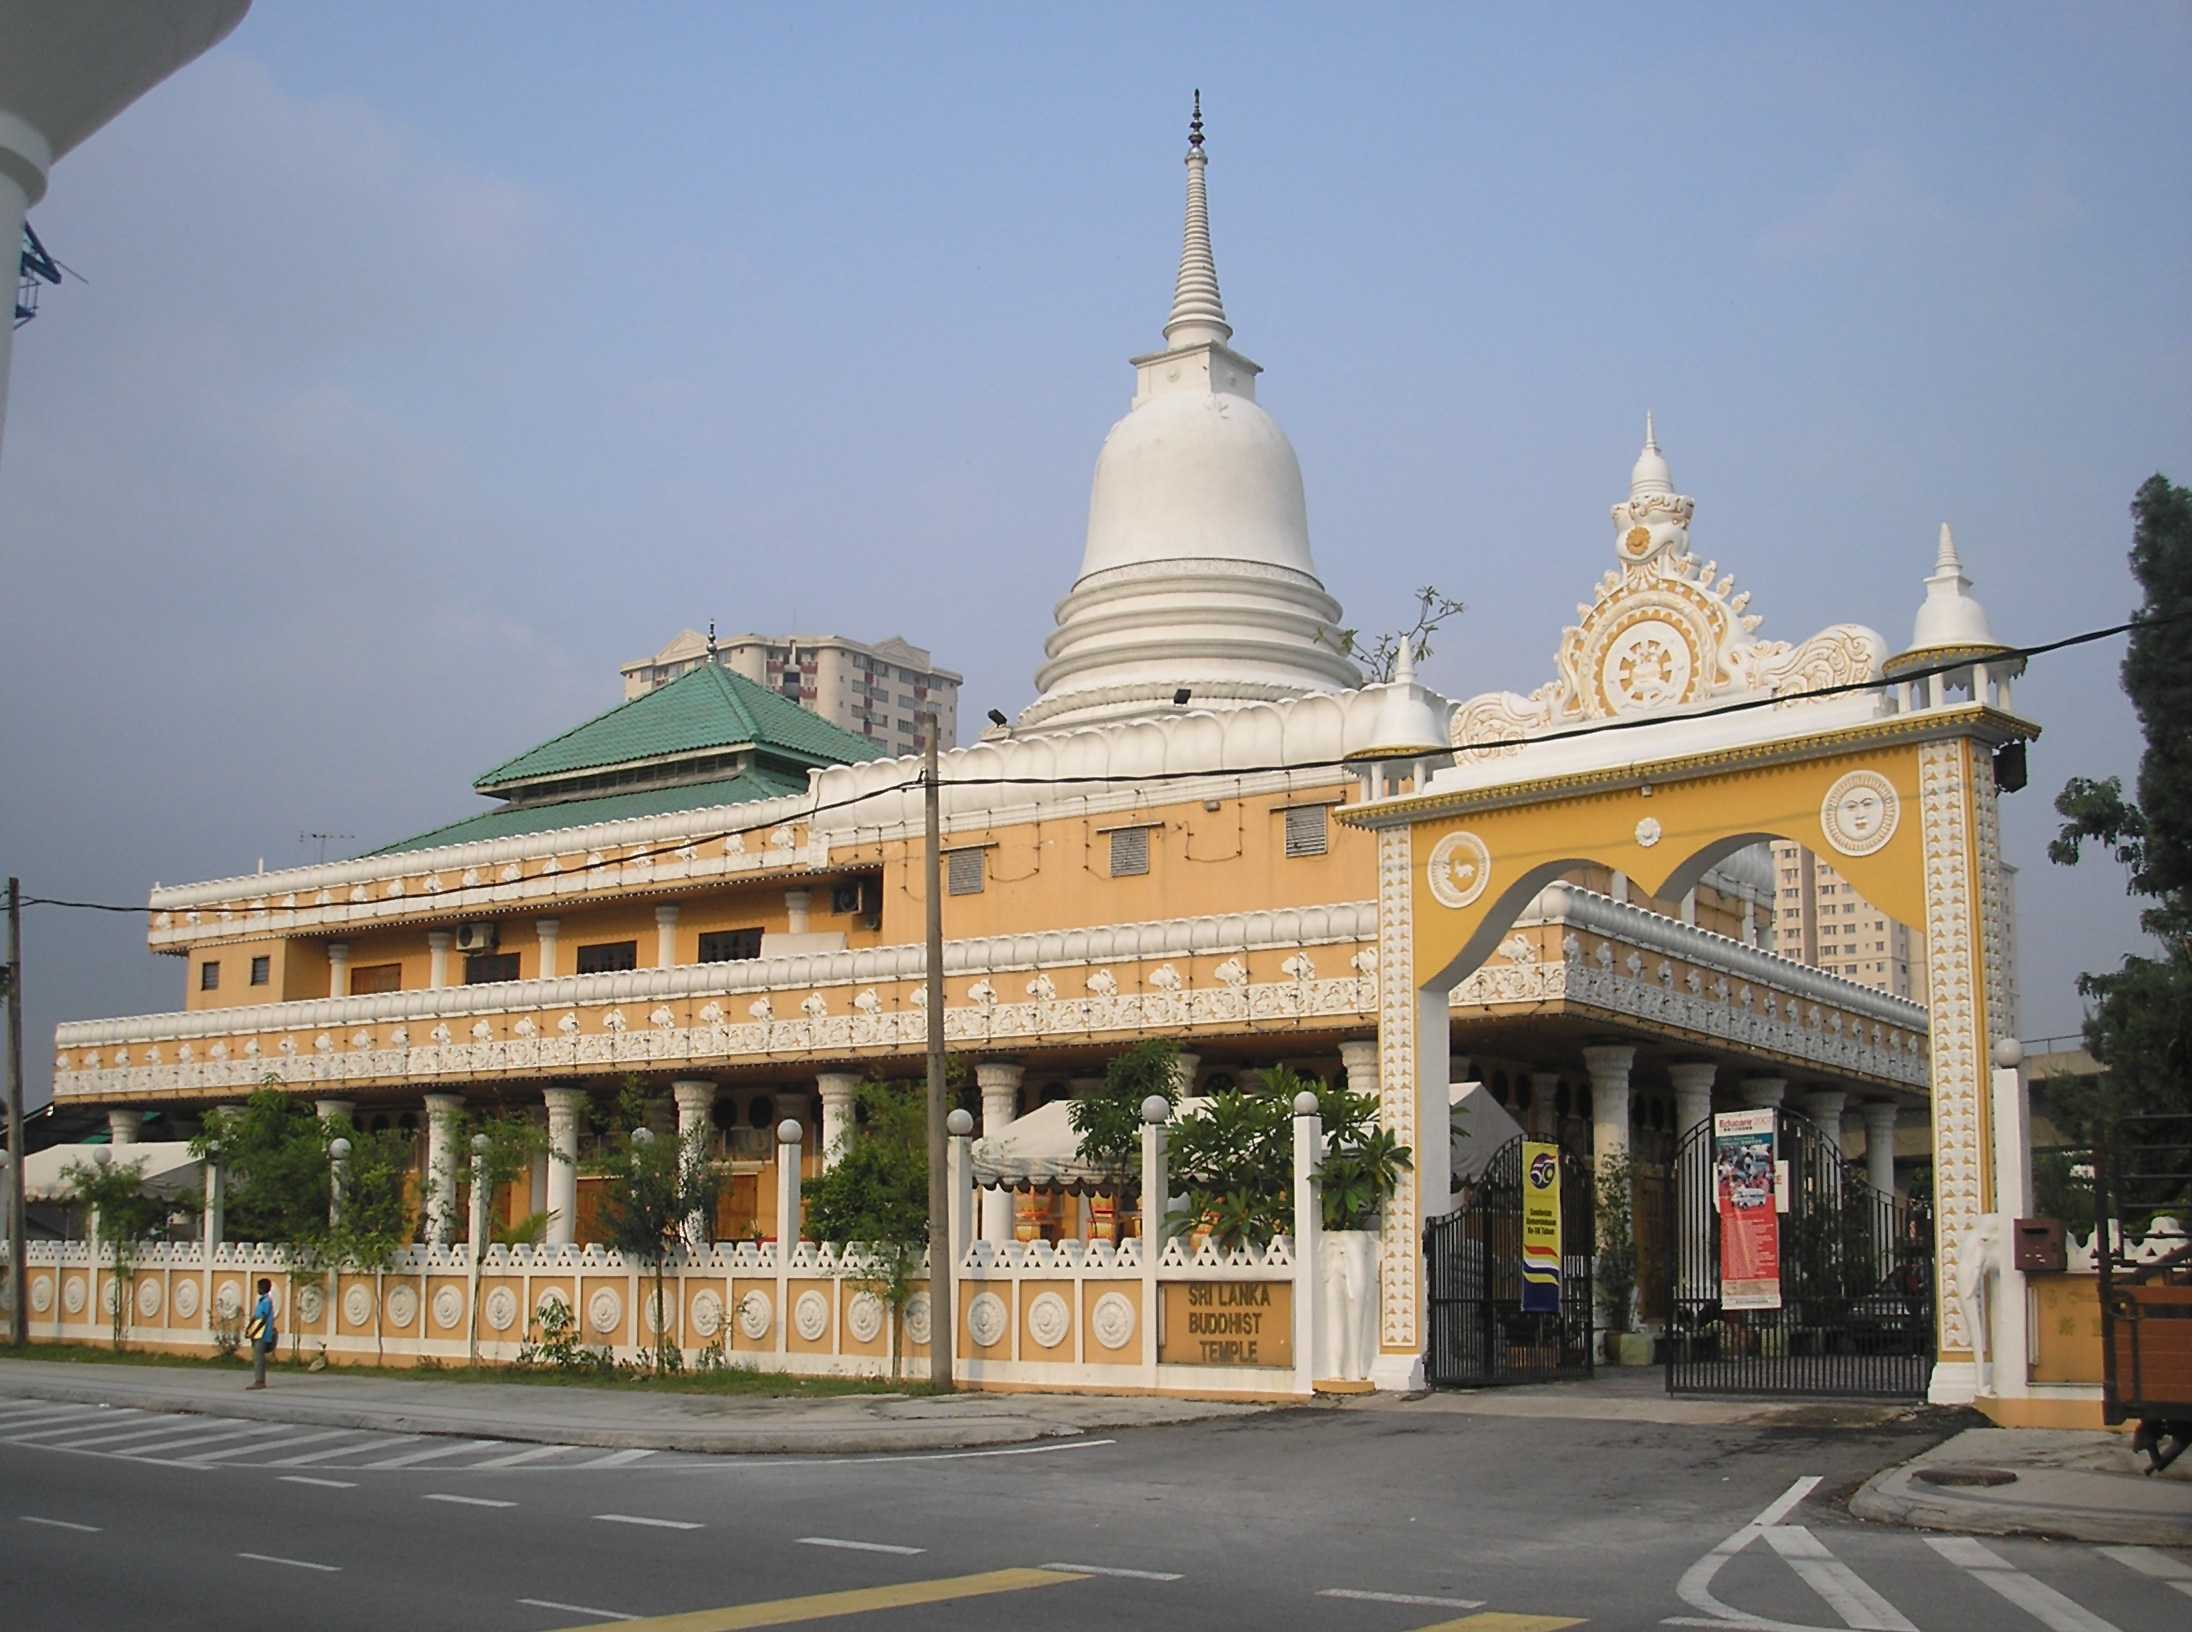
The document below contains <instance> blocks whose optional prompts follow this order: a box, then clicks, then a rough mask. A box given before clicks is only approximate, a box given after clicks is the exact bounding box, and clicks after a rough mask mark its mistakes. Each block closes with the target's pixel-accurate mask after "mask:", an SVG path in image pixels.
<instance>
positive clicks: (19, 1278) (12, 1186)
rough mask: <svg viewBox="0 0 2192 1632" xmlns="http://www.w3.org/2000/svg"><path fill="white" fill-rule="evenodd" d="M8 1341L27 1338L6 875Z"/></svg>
mask: <svg viewBox="0 0 2192 1632" xmlns="http://www.w3.org/2000/svg"><path fill="white" fill-rule="evenodd" d="M7 988H8V1293H9V1297H8V1341H9V1342H10V1343H12V1344H13V1345H15V1347H17V1348H21V1347H23V1345H24V1344H26V1343H28V1342H29V1341H30V1304H29V1292H28V1289H27V1287H26V1285H25V1280H24V1275H25V1263H24V1259H25V1256H26V1255H25V1253H24V1249H23V1229H24V1223H23V881H22V880H21V879H19V878H11V879H9V880H8V972H7Z"/></svg>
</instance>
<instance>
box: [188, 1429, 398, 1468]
mask: <svg viewBox="0 0 2192 1632" xmlns="http://www.w3.org/2000/svg"><path fill="white" fill-rule="evenodd" d="M356 1432H357V1430H356V1429H355V1428H323V1429H321V1430H320V1431H319V1432H318V1433H316V1434H298V1435H296V1436H294V1437H293V1438H290V1439H276V1440H271V1441H270V1440H261V1441H259V1442H258V1443H257V1444H254V1445H230V1446H228V1447H227V1448H225V1449H223V1450H218V1451H205V1452H203V1453H200V1454H198V1455H194V1456H192V1457H190V1458H188V1460H189V1461H190V1463H191V1464H192V1465H193V1466H196V1467H202V1466H204V1465H205V1464H206V1463H208V1462H218V1461H220V1460H221V1459H222V1458H223V1457H228V1456H255V1455H257V1454H258V1453H259V1452H261V1451H286V1450H287V1449H289V1447H290V1446H292V1445H317V1444H319V1443H320V1441H322V1440H325V1439H341V1438H344V1437H345V1436H347V1435H350V1434H354V1433H356Z"/></svg>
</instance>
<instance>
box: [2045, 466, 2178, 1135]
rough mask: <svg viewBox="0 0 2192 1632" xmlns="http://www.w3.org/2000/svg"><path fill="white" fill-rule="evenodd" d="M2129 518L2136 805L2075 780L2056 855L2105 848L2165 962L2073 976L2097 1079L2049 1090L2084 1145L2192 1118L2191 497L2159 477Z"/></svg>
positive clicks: (2128, 670) (2061, 809) (2103, 786)
mask: <svg viewBox="0 0 2192 1632" xmlns="http://www.w3.org/2000/svg"><path fill="white" fill-rule="evenodd" d="M2131 514H2132V517H2133V521H2134V527H2133V530H2132V541H2131V574H2132V576H2133V577H2134V578H2136V579H2137V580H2138V583H2139V587H2140V588H2141V590H2142V591H2144V594H2145V602H2144V604H2143V605H2142V606H2141V607H2140V608H2139V611H2138V613H2137V615H2136V624H2137V627H2135V628H2134V629H2133V630H2132V632H2131V641H2130V649H2129V651H2128V652H2127V653H2126V654H2125V656H2124V663H2123V675H2122V678H2123V689H2124V692H2125V694H2126V695H2127V696H2129V697H2130V699H2131V706H2132V708H2133V709H2134V710H2136V712H2137V713H2138V716H2139V726H2140V729H2141V732H2142V733H2143V734H2144V736H2145V739H2146V749H2145V752H2144V753H2143V754H2142V755H2141V756H2140V760H2139V777H2138V798H2137V800H2136V802H2133V801H2130V800H2126V799H2125V798H2124V796H2123V784H2122V782H2121V780H2120V779H2118V778H2116V777H2109V778H2108V779H2107V780H2105V781H2100V782H2096V781H2091V780H2089V779H2087V778H2084V777H2073V778H2072V779H2071V780H2070V781H2069V782H2068V783H2067V784H2066V785H2065V786H2064V788H2063V791H2062V793H2061V794H2060V795H2058V796H2057V798H2056V800H2055V809H2056V811H2057V812H2058V813H2059V814H2060V815H2061V816H2063V817H2064V818H2065V820H2064V822H2063V826H2062V830H2061V832H2060V833H2059V834H2058V835H2057V837H2056V838H2055V840H2054V842H2052V843H2051V844H2049V845H2048V847H2047V853H2048V859H2049V860H2051V861H2054V862H2056V863H2057V864H2058V865H2061V866H2065V867H2070V866H2075V865H2077V863H2078V862H2079V860H2080V859H2081V856H2082V853H2083V850H2084V846H2085V845H2086V844H2087V843H2088V842H2092V843H2094V844H2098V845H2101V846H2104V847H2105V848H2106V849H2107V850H2108V852H2109V854H2110V855H2111V856H2113V857H2114V858H2115V860H2117V861H2118V862H2120V863H2122V864H2123V866H2124V868H2125V869H2126V874H2127V878H2126V888H2127V889H2128V891H2129V892H2130V893H2131V894H2133V895H2137V896H2142V897H2145V898H2146V899H2147V901H2149V902H2150V903H2151V904H2150V905H2149V906H2147V907H2145V908H2144V909H2142V910H2141V912H2140V914H2139V924H2140V927H2141V928H2142V929H2144V930H2145V931H2146V933H2147V934H2149V935H2151V936H2153V937H2154V938H2155V940H2156V941H2158V942H2159V943H2160V946H2159V948H2158V950H2159V953H2160V955H2159V956H2158V957H2147V956H2142V955H2140V954H2137V953H2133V954H2129V955H2127V956H2126V957H2125V958H2124V960H2123V962H2122V964H2121V965H2120V966H2119V967H2117V968H2116V969H2114V970H2110V971H2106V972H2100V973H2094V972H2088V973H2086V974H2083V975H2080V976H2079V977H2078V990H2079V992H2080V993H2081V994H2082V995H2083V996H2084V997H2086V998H2087V999H2088V1000H2089V1004H2090V1006H2089V1008H2088V1010H2087V1013H2086V1020H2085V1042H2086V1048H2087V1050H2088V1051H2089V1052H2090V1053H2091V1054H2092V1056H2093V1058H2094V1059H2095V1060H2097V1061H2099V1062H2100V1064H2101V1067H2102V1074H2101V1076H2100V1077H2099V1078H2098V1079H2094V1080H2091V1081H2088V1082H2079V1081H2076V1080H2072V1079H2061V1078H2057V1079H2050V1080H2048V1081H2046V1082H2043V1083H2042V1085H2041V1093H2042V1097H2043V1099H2044V1100H2045V1102H2046V1104H2047V1106H2048V1111H2049V1115H2050V1117H2051V1119H2053V1120H2054V1121H2055V1122H2057V1124H2058V1125H2060V1126H2062V1127H2063V1128H2064V1129H2065V1131H2066V1132H2070V1133H2071V1134H2072V1135H2073V1136H2074V1137H2076V1138H2078V1139H2079V1140H2080V1142H2081V1143H2083V1142H2086V1141H2089V1140H2091V1139H2093V1138H2095V1137H2097V1136H2099V1135H2101V1134H2103V1133H2105V1131H2106V1129H2107V1127H2108V1125H2109V1124H2110V1123H2112V1122H2113V1121H2114V1120H2115V1119H2116V1118H2117V1117H2119V1116H2125V1115H2133V1114H2139V1113H2144V1112H2192V492H2188V491H2187V490H2186V489H2184V488H2181V487H2178V486H2176V485H2175V484H2174V483H2172V482H2170V481H2169V480H2168V478H2166V477H2163V476H2153V477H2150V478H2148V480H2147V481H2146V482H2145V483H2144V484H2143V485H2142V486H2141V487H2140V488H2139V491H2138V495H2137V497H2136V498H2134V499H2133V500H2132V502H2131Z"/></svg>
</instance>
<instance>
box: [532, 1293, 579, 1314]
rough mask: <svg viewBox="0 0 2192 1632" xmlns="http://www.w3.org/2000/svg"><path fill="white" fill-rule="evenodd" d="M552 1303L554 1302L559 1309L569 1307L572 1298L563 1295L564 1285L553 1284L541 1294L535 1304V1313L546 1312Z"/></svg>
mask: <svg viewBox="0 0 2192 1632" xmlns="http://www.w3.org/2000/svg"><path fill="white" fill-rule="evenodd" d="M550 1304H554V1305H555V1306H556V1307H557V1308H559V1309H569V1308H570V1307H571V1300H570V1299H569V1298H567V1297H565V1296H564V1295H563V1288H562V1287H560V1286H551V1287H550V1288H548V1290H547V1291H545V1292H543V1293H542V1294H541V1295H540V1301H539V1302H537V1303H535V1304H534V1305H533V1313H535V1314H536V1315H544V1314H546V1313H547V1312H548V1306H549V1305H550Z"/></svg>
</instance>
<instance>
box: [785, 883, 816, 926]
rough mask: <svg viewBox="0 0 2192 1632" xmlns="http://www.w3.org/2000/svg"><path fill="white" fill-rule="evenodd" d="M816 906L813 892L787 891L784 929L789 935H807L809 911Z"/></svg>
mask: <svg viewBox="0 0 2192 1632" xmlns="http://www.w3.org/2000/svg"><path fill="white" fill-rule="evenodd" d="M813 904H814V892H813V891H812V890H786V891H785V892H784V929H785V932H786V933H787V934H791V935H804V934H806V933H807V910H808V908H809V907H811V906H812V905H813Z"/></svg>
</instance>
